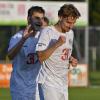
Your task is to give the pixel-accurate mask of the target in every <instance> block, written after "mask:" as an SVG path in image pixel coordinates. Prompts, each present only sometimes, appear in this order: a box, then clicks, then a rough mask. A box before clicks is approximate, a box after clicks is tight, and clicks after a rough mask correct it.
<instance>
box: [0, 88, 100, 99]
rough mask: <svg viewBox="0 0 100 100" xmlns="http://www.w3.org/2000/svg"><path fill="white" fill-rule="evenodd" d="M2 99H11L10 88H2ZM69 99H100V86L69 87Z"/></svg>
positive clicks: (0, 90) (0, 91) (0, 92)
mask: <svg viewBox="0 0 100 100" xmlns="http://www.w3.org/2000/svg"><path fill="white" fill-rule="evenodd" d="M0 100H11V97H10V92H9V89H4V88H1V89H0ZM69 100H100V87H94V88H93V87H92V88H89V87H88V88H69Z"/></svg>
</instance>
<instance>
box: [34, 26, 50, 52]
mask: <svg viewBox="0 0 100 100" xmlns="http://www.w3.org/2000/svg"><path fill="white" fill-rule="evenodd" d="M49 33H50V29H49V28H44V29H43V30H42V31H41V35H40V37H39V41H38V43H37V45H36V51H43V50H45V49H47V47H48V46H49V43H50V34H49Z"/></svg>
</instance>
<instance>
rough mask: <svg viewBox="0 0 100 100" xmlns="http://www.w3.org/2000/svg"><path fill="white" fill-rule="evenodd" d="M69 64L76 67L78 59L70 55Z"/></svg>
mask: <svg viewBox="0 0 100 100" xmlns="http://www.w3.org/2000/svg"><path fill="white" fill-rule="evenodd" d="M69 62H70V64H71V65H72V67H76V66H77V64H78V60H77V59H76V58H74V57H72V56H71V57H70V60H69Z"/></svg>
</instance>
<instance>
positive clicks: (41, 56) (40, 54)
mask: <svg viewBox="0 0 100 100" xmlns="http://www.w3.org/2000/svg"><path fill="white" fill-rule="evenodd" d="M37 54H38V59H39V61H40V63H43V61H44V60H45V59H44V57H43V54H42V52H37Z"/></svg>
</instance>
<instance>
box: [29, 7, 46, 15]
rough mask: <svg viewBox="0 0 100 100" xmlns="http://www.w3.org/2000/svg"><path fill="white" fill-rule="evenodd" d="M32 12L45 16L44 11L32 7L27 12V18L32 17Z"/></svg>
mask: <svg viewBox="0 0 100 100" xmlns="http://www.w3.org/2000/svg"><path fill="white" fill-rule="evenodd" d="M34 12H39V13H43V14H45V10H44V9H43V8H42V7H40V6H32V7H31V8H29V10H28V17H29V16H32V15H33V13H34Z"/></svg>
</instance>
